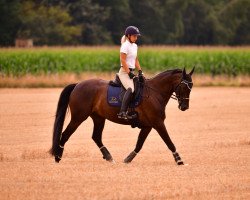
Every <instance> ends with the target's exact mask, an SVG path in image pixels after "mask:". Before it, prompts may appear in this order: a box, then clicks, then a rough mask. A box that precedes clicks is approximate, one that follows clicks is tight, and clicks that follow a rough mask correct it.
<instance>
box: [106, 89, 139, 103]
mask: <svg viewBox="0 0 250 200" xmlns="http://www.w3.org/2000/svg"><path fill="white" fill-rule="evenodd" d="M122 91H123V89H122V87H113V86H111V85H108V94H107V101H108V104H109V105H110V106H115V107H121V105H122V101H121V92H122ZM140 101H141V96H139V97H138V98H137V99H133V100H132V101H131V103H130V105H129V107H137V106H138V105H139V103H140Z"/></svg>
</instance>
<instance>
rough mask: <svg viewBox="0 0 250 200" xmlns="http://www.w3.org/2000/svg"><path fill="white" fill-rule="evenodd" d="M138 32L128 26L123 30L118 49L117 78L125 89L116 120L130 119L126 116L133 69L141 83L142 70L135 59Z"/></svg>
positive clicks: (131, 90)
mask: <svg viewBox="0 0 250 200" xmlns="http://www.w3.org/2000/svg"><path fill="white" fill-rule="evenodd" d="M140 35H141V34H140V31H139V29H138V28H137V27H135V26H128V27H127V28H126V30H125V35H124V36H123V37H122V39H121V48H120V62H121V68H120V70H119V73H118V76H119V78H120V80H121V82H122V85H123V87H124V88H125V89H126V92H125V94H124V97H123V100H122V105H121V110H120V112H119V113H118V114H117V115H118V118H122V119H130V118H131V116H129V115H128V112H127V110H128V106H129V102H130V100H131V97H132V95H133V92H134V82H133V79H134V78H135V74H134V71H135V68H136V69H137V70H138V77H139V80H140V81H143V79H144V78H143V73H142V69H141V66H140V63H139V60H138V57H137V50H138V47H137V44H136V43H135V42H136V41H137V38H138V36H140Z"/></svg>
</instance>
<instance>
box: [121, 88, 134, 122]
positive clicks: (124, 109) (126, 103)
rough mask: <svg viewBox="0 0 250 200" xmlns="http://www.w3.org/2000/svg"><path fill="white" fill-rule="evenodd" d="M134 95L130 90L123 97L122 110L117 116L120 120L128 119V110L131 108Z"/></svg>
mask: <svg viewBox="0 0 250 200" xmlns="http://www.w3.org/2000/svg"><path fill="white" fill-rule="evenodd" d="M132 94H133V93H132V89H131V88H128V89H127V91H126V92H125V94H124V96H123V99H122V106H121V110H120V112H119V113H118V114H117V116H118V118H121V119H128V114H127V110H128V106H129V103H130V100H131V97H132Z"/></svg>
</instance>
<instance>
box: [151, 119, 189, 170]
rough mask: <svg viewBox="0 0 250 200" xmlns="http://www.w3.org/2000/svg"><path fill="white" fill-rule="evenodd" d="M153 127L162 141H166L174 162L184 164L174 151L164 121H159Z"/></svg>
mask: <svg viewBox="0 0 250 200" xmlns="http://www.w3.org/2000/svg"><path fill="white" fill-rule="evenodd" d="M154 128H155V130H156V131H157V132H158V133H159V135H160V136H161V138H162V139H163V141H164V142H165V143H166V145H167V146H168V148H169V149H170V150H171V151H172V153H173V156H174V159H175V162H176V164H177V165H184V163H183V161H182V160H181V157H180V155H179V154H178V152H177V151H176V148H175V146H174V144H173V142H172V141H171V139H170V137H169V135H168V132H167V129H166V127H165V125H164V122H163V121H162V122H159V123H158V124H157V125H156V126H155V127H154Z"/></svg>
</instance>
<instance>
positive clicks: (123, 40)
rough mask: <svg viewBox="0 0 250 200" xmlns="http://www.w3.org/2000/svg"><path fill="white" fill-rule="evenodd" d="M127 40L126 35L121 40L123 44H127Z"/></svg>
mask: <svg viewBox="0 0 250 200" xmlns="http://www.w3.org/2000/svg"><path fill="white" fill-rule="evenodd" d="M126 39H127V37H126V35H123V36H122V38H121V44H123V43H124V42H126Z"/></svg>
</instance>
